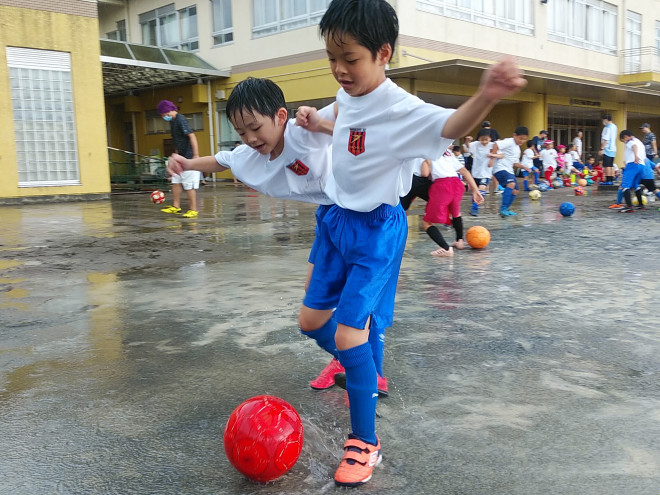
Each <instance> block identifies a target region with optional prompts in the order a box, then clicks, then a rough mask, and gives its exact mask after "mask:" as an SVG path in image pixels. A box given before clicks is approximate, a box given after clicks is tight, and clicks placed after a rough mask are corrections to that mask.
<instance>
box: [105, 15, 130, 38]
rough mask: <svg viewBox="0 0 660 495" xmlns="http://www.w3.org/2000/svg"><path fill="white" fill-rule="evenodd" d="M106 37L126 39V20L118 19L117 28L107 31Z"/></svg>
mask: <svg viewBox="0 0 660 495" xmlns="http://www.w3.org/2000/svg"><path fill="white" fill-rule="evenodd" d="M105 37H106V38H107V39H109V40H116V41H126V20H125V19H122V20H121V21H117V29H115V30H114V31H110V32H109V33H105Z"/></svg>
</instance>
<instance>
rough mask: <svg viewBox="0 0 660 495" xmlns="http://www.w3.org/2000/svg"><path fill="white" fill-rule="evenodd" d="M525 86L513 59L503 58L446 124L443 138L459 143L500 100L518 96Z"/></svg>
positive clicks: (490, 69)
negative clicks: (458, 140)
mask: <svg viewBox="0 0 660 495" xmlns="http://www.w3.org/2000/svg"><path fill="white" fill-rule="evenodd" d="M526 85H527V80H526V79H525V78H524V77H523V76H522V72H521V71H520V69H519V68H518V66H517V65H516V63H515V61H514V60H513V57H506V58H505V59H504V60H502V61H501V62H499V63H498V64H496V65H493V66H491V67H489V68H488V70H486V72H484V75H483V76H482V78H481V84H480V85H479V89H478V90H477V92H476V93H475V94H474V95H473V96H472V97H471V98H470V99H469V100H468V101H466V102H465V103H463V104H462V105H461V106H460V107H459V108H458V109H457V110H456V111H455V112H454V113H453V114H452V116H451V117H449V119H448V120H447V123H446V124H445V128H444V129H443V131H442V137H444V138H447V139H458V138H460V137H461V136H465V135H466V134H467V133H469V132H470V131H471V130H472V129H474V128H475V127H476V126H477V125H479V124H480V123H481V122H482V121H483V119H484V118H485V117H486V115H488V112H490V111H491V109H492V108H493V107H494V106H495V104H496V103H497V102H498V101H500V100H501V99H502V98H505V97H507V96H510V95H512V94H514V93H517V92H518V91H520V90H521V89H523V88H524V87H525V86H526Z"/></svg>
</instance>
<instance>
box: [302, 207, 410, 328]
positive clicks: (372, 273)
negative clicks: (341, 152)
mask: <svg viewBox="0 0 660 495" xmlns="http://www.w3.org/2000/svg"><path fill="white" fill-rule="evenodd" d="M407 235H408V221H407V219H406V213H405V211H404V210H403V208H402V207H401V205H400V204H399V205H397V206H390V205H386V204H382V205H380V206H379V207H378V208H376V209H374V210H372V211H370V212H366V213H363V212H357V211H352V210H346V209H343V208H340V207H339V206H336V205H334V206H332V207H331V208H330V209H329V210H328V211H327V213H326V214H325V216H324V217H323V221H322V222H321V223H320V224H319V236H318V246H317V248H316V255H315V263H314V271H313V273H312V278H311V280H310V283H309V288H308V289H307V293H306V295H305V299H304V300H303V304H304V305H305V306H307V307H308V308H311V309H318V310H328V309H333V308H336V311H335V319H336V320H337V322H338V323H341V324H343V325H347V326H350V327H353V328H364V327H365V325H366V323H367V319H368V318H369V317H370V316H371V325H372V326H375V327H378V328H385V327H389V326H391V325H392V317H393V314H394V296H395V294H396V284H397V281H398V278H399V269H400V268H401V258H402V257H403V251H404V249H405V247H406V237H407Z"/></svg>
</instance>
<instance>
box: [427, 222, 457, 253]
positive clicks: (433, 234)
mask: <svg viewBox="0 0 660 495" xmlns="http://www.w3.org/2000/svg"><path fill="white" fill-rule="evenodd" d="M422 227H424V230H425V231H426V233H427V234H428V235H429V237H430V238H431V239H433V241H434V242H435V243H436V244H437V245H438V246H440V249H436V250H435V251H431V254H432V255H433V256H439V257H450V256H454V249H453V248H452V247H451V246H450V245H449V244H448V243H447V241H446V240H445V238H444V237H443V236H442V233H441V232H440V231H439V230H438V227H436V226H435V225H433V224H432V223H430V222H427V221H426V220H422Z"/></svg>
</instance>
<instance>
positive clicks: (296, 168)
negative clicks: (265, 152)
mask: <svg viewBox="0 0 660 495" xmlns="http://www.w3.org/2000/svg"><path fill="white" fill-rule="evenodd" d="M286 168H288V169H289V170H292V171H293V173H294V174H296V175H307V172H309V167H308V166H307V165H305V164H304V163H303V162H301V161H300V160H296V161H294V162H293V163H289V164H288V165H287V166H286Z"/></svg>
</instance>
